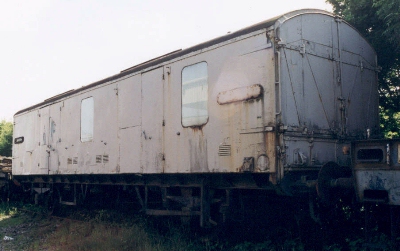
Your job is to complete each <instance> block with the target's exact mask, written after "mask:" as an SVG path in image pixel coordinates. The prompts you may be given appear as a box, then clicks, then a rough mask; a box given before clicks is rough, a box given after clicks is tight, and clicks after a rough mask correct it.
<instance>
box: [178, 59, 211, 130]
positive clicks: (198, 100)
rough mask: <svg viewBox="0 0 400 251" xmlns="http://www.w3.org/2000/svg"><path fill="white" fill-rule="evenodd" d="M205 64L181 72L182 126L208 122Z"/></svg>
mask: <svg viewBox="0 0 400 251" xmlns="http://www.w3.org/2000/svg"><path fill="white" fill-rule="evenodd" d="M207 103H208V72H207V63H206V62H201V63H198V64H195V65H191V66H187V67H185V68H184V69H183V70H182V125H183V126H200V125H204V124H205V123H207V121H208V107H207Z"/></svg>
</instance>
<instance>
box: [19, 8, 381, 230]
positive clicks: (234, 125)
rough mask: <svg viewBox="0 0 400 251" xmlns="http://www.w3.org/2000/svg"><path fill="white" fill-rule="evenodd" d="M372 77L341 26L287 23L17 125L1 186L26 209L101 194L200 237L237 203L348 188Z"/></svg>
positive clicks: (295, 16) (358, 44) (140, 72)
mask: <svg viewBox="0 0 400 251" xmlns="http://www.w3.org/2000/svg"><path fill="white" fill-rule="evenodd" d="M132 56H134V55H132ZM377 70H378V66H377V59H376V53H375V51H374V50H373V48H372V47H371V46H370V44H369V43H368V42H367V41H366V40H365V39H364V38H363V37H362V36H361V35H360V33H359V32H357V30H355V29H354V28H353V27H352V26H351V25H350V24H348V23H347V22H345V21H344V20H342V19H340V18H338V17H336V16H334V15H332V14H331V13H329V12H325V11H321V10H314V9H304V10H297V11H293V12H290V13H286V14H284V15H280V16H277V17H275V18H272V19H269V20H266V21H264V22H261V23H258V24H255V25H253V26H250V27H247V28H244V29H241V30H239V31H236V32H232V33H228V34H226V35H224V36H221V37H218V38H215V39H213V40H210V41H207V42H204V43H201V44H198V45H195V46H193V47H190V48H187V49H183V50H177V51H174V52H172V53H169V54H166V55H163V56H160V57H158V58H155V59H152V60H150V61H147V62H144V63H142V64H139V65H136V66H133V67H131V68H128V69H125V70H122V71H121V72H119V73H118V74H116V75H113V76H110V77H108V78H105V79H103V80H100V81H97V82H94V83H91V84H88V85H86V86H83V87H81V88H79V89H74V90H70V91H67V92H65V93H62V94H59V95H57V96H54V97H51V98H49V99H46V100H44V101H43V102H41V103H38V104H36V105H33V106H31V107H28V108H26V109H23V110H21V111H18V112H17V113H16V114H15V116H14V144H13V167H12V173H13V178H14V180H15V181H16V182H17V183H18V184H20V185H21V186H22V187H24V190H25V191H27V190H29V191H30V193H31V194H32V196H33V197H34V198H35V199H37V200H38V201H40V200H44V201H57V202H58V203H63V204H71V205H76V204H79V203H83V202H84V201H85V200H87V199H88V198H89V197H90V195H91V194H94V193H96V192H99V191H100V193H104V194H107V195H108V196H111V197H112V198H115V199H116V200H117V198H119V196H122V195H124V196H125V197H129V198H135V200H136V201H137V203H138V205H139V206H140V208H141V210H143V211H144V212H145V213H147V214H153V215H179V216H198V217H199V218H200V223H201V225H202V226H207V225H210V224H211V225H212V224H217V222H218V219H225V218H227V217H229V215H230V213H231V212H232V210H234V209H233V206H234V205H235V204H236V205H237V203H234V201H235V200H236V199H241V198H242V197H241V196H238V195H237V194H238V193H239V192H240V191H260V190H265V191H268V192H269V191H272V192H273V193H277V194H283V195H287V196H298V195H301V194H303V193H307V192H308V191H310V190H314V191H315V190H316V189H315V187H318V186H320V187H319V189H318V190H319V192H320V193H321V194H322V195H323V197H324V198H325V199H329V198H330V197H329V196H326V194H327V193H329V191H326V189H327V188H326V187H325V184H327V183H326V182H325V181H326V180H327V179H332V180H333V181H337V182H329V184H334V183H335V184H341V185H340V186H344V187H345V186H346V184H345V183H346V182H345V181H346V178H348V177H350V176H351V172H350V174H349V172H348V167H350V165H351V161H352V155H351V153H350V148H351V142H353V141H354V140H361V139H366V138H373V137H375V135H376V133H377V131H378V128H379V121H378V86H377ZM330 168H334V169H335V172H334V173H335V175H330V174H329V173H331V172H329V169H330ZM321 170H328V171H324V172H323V173H322V174H321ZM319 176H321V177H323V180H324V182H322V181H321V180H320V182H319V180H318V177H319ZM331 176H332V177H331ZM342 181H343V182H342ZM329 186H331V185H329ZM347 186H348V184H347ZM329 189H330V188H329Z"/></svg>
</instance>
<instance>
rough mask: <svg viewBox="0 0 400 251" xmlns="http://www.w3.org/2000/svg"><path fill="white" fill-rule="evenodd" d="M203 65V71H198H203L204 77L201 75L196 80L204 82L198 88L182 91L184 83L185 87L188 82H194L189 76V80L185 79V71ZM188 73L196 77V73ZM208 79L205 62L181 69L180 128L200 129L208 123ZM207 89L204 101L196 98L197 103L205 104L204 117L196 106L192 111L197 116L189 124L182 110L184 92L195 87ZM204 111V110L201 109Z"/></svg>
mask: <svg viewBox="0 0 400 251" xmlns="http://www.w3.org/2000/svg"><path fill="white" fill-rule="evenodd" d="M203 64H204V65H205V68H204V69H200V70H202V71H205V75H203V76H200V77H199V78H197V79H199V80H200V81H203V80H202V79H203V78H204V79H205V80H204V82H203V83H202V84H201V85H199V86H195V87H192V88H188V89H184V85H185V82H186V85H187V83H188V82H190V81H194V80H196V78H192V79H191V78H190V77H189V76H188V77H189V78H188V77H186V76H185V71H188V70H189V69H190V68H191V67H195V66H199V65H203ZM189 73H192V75H196V73H194V72H189ZM208 77H209V74H208V63H207V62H206V61H200V62H197V63H194V64H191V65H186V66H185V67H183V68H182V71H181V125H182V127H184V128H188V127H201V126H204V125H205V124H207V123H208V120H209V107H208V100H209V90H208V88H209V81H208ZM186 78H188V79H187V80H186V81H185V79H186ZM204 86H205V87H207V90H206V91H205V93H206V95H205V99H204V96H203V97H197V98H199V100H200V101H198V102H197V103H199V102H205V108H206V109H205V112H206V114H205V115H203V116H202V115H200V114H199V113H200V111H201V110H202V109H200V108H201V107H200V106H197V107H195V108H194V110H195V114H196V115H197V116H195V117H194V118H193V120H194V121H193V122H190V121H189V119H188V118H190V117H188V116H187V114H186V113H187V112H186V111H187V110H186V111H185V109H184V106H185V103H184V99H185V96H184V95H185V94H184V92H185V91H188V90H190V89H194V88H196V87H201V88H203V87H204ZM192 103H196V102H192ZM186 104H190V103H186ZM203 110H204V109H203ZM185 115H186V116H185ZM202 117H204V118H202Z"/></svg>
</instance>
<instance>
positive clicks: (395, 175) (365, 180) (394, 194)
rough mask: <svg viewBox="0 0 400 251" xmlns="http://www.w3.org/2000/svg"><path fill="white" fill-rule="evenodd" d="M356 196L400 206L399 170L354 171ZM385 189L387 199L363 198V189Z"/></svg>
mask: <svg viewBox="0 0 400 251" xmlns="http://www.w3.org/2000/svg"><path fill="white" fill-rule="evenodd" d="M356 183H357V192H358V198H359V200H360V201H371V200H372V199H375V200H377V201H371V202H382V203H387V204H390V205H396V206H400V170H382V169H378V170H363V171H361V170H359V171H356ZM365 190H371V191H387V193H388V195H387V200H382V201H379V200H378V199H380V198H365V197H364V191H365Z"/></svg>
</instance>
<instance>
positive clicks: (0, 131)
mask: <svg viewBox="0 0 400 251" xmlns="http://www.w3.org/2000/svg"><path fill="white" fill-rule="evenodd" d="M12 140H13V124H12V123H11V122H7V121H5V120H3V121H1V122H0V155H1V156H7V157H10V156H12Z"/></svg>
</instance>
